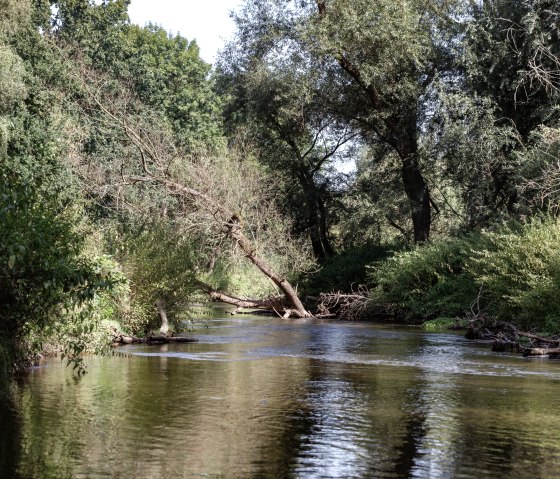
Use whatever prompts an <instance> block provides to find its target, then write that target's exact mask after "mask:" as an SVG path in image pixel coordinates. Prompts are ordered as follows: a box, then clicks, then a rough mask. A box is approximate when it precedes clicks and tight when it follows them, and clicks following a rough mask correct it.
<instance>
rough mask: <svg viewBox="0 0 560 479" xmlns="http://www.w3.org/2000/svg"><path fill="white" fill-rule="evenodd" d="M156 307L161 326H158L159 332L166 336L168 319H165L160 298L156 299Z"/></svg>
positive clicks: (165, 314) (165, 315)
mask: <svg viewBox="0 0 560 479" xmlns="http://www.w3.org/2000/svg"><path fill="white" fill-rule="evenodd" d="M156 308H157V311H158V314H159V319H160V320H161V328H159V332H160V333H161V334H162V336H167V334H168V333H169V321H168V320H167V313H166V312H165V308H164V307H163V301H162V300H161V299H158V300H157V301H156Z"/></svg>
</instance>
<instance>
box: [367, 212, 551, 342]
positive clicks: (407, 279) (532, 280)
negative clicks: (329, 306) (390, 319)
mask: <svg viewBox="0 0 560 479" xmlns="http://www.w3.org/2000/svg"><path fill="white" fill-rule="evenodd" d="M559 240H560V221H559V220H558V219H556V218H548V219H545V220H540V219H535V220H532V221H530V222H528V223H525V224H513V225H510V226H501V227H497V228H496V229H494V230H491V231H490V230H487V231H481V232H479V233H474V234H471V235H468V236H466V237H463V238H456V239H448V240H441V241H437V242H433V243H431V244H429V245H423V246H419V247H418V248H416V249H414V250H412V251H409V252H405V253H398V254H396V255H395V256H394V257H392V258H391V259H389V260H388V261H386V262H384V263H382V264H381V265H379V266H378V267H372V268H371V270H372V272H371V276H370V279H371V281H372V282H373V283H375V284H376V285H377V286H376V288H375V289H374V290H372V292H371V299H372V302H373V303H374V304H376V305H379V304H382V305H385V306H386V307H387V308H388V309H389V310H392V312H393V313H395V314H397V315H398V316H400V317H401V318H402V319H404V320H406V321H414V322H423V321H425V320H432V318H435V319H434V320H435V323H434V322H432V321H429V323H430V324H432V325H433V324H436V323H438V322H439V321H438V319H437V318H441V317H448V318H449V317H451V318H455V317H464V315H465V313H466V312H472V313H474V314H476V313H480V312H484V313H486V314H488V315H490V316H492V317H494V318H496V319H501V320H504V321H511V322H513V323H515V324H517V325H518V326H520V327H522V328H525V329H539V330H541V331H544V330H546V331H549V332H557V331H558V329H559V326H560V303H559V299H558V295H557V294H556V291H557V290H558V288H559V287H560V252H559V251H558V241H559Z"/></svg>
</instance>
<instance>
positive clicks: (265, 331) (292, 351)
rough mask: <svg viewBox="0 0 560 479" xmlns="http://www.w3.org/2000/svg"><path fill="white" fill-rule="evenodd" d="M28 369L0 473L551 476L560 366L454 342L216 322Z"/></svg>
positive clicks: (313, 325) (1, 436) (367, 329)
mask: <svg viewBox="0 0 560 479" xmlns="http://www.w3.org/2000/svg"><path fill="white" fill-rule="evenodd" d="M205 325H206V326H205V327H202V328H199V329H197V330H195V331H194V332H193V333H192V335H193V336H195V337H197V338H198V339H199V340H200V342H199V343H191V344H181V345H165V346H143V345H142V346H130V347H126V348H122V349H120V353H119V354H117V355H115V356H113V357H105V358H88V361H87V362H88V370H89V372H88V374H87V375H86V376H85V377H83V378H81V379H79V380H78V379H76V378H74V377H73V375H72V372H71V370H70V369H69V368H65V367H64V365H63V364H61V362H60V360H56V359H53V360H49V361H47V362H46V363H45V364H44V365H42V366H40V367H38V368H35V369H34V370H33V371H32V372H31V375H30V377H29V378H28V379H27V380H26V382H25V383H24V384H22V385H20V386H19V389H18V390H17V391H16V407H15V411H13V412H12V413H11V414H8V413H6V412H4V413H3V415H2V416H1V417H0V418H1V419H0V471H1V474H0V477H3V478H4V477H6V478H9V477H22V478H56V479H61V478H98V477H122V478H138V479H140V478H183V477H185V478H191V477H193V478H198V477H202V478H221V477H224V478H238V477H239V478H245V477H255V478H260V477H263V478H266V477H271V478H284V477H302V478H307V477H310V478H321V477H325V478H331V477H333V478H350V477H364V478H377V477H379V478H382V477H386V478H406V477H411V478H481V477H508V478H518V477H519V478H521V477H523V478H527V477H531V478H546V477H551V478H553V477H560V363H558V362H555V361H547V360H542V359H541V360H539V359H537V360H534V359H533V360H528V359H524V358H522V357H520V356H518V355H513V354H512V355H508V354H496V353H492V352H491V351H490V347H489V345H488V344H477V343H473V342H469V341H467V340H465V339H463V338H462V336H461V335H460V334H454V333H453V334H451V333H449V334H448V333H427V332H424V331H422V330H420V329H413V328H406V327H398V326H388V325H380V324H371V323H348V322H319V321H310V320H305V321H293V320H282V319H270V318H262V317H250V316H239V317H225V315H224V318H223V319H214V320H207V321H205Z"/></svg>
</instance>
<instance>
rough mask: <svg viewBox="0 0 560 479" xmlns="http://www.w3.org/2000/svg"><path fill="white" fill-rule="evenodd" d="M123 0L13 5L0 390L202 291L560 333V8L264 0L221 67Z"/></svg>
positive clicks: (3, 2) (0, 251)
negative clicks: (35, 367) (329, 300)
mask: <svg viewBox="0 0 560 479" xmlns="http://www.w3.org/2000/svg"><path fill="white" fill-rule="evenodd" d="M52 7H55V8H54V9H53V8H52ZM127 7H128V2H127V1H125V0H103V1H102V2H94V1H93V0H63V1H51V2H44V1H33V2H32V1H30V0H29V1H15V0H0V9H1V11H2V18H0V381H1V382H0V384H6V381H7V378H8V377H9V376H10V374H11V373H13V372H14V370H15V369H17V368H18V367H21V366H22V365H25V364H28V362H29V361H32V360H33V358H35V357H36V356H37V355H38V354H41V353H42V352H44V351H45V349H49V350H51V351H64V353H63V354H64V355H65V357H68V358H70V360H71V362H73V363H74V365H77V367H79V368H80V369H79V371H81V370H82V369H83V365H82V363H81V355H82V353H83V352H84V351H103V350H106V348H107V345H108V344H109V343H110V341H111V338H112V334H113V332H114V330H119V329H120V330H123V331H124V332H127V333H129V334H146V333H148V332H149V331H151V330H154V329H158V328H159V326H160V324H161V322H160V321H161V318H162V317H165V316H166V314H167V315H169V318H170V320H171V323H172V326H173V328H174V329H175V330H180V329H181V324H182V323H181V320H182V318H183V317H184V314H185V311H186V308H187V307H188V304H189V303H190V302H192V301H193V300H199V299H200V298H206V297H208V294H210V296H211V297H212V298H214V299H216V298H219V299H225V300H227V301H229V302H231V303H232V304H236V305H238V306H249V307H261V308H269V309H270V308H274V309H275V310H276V311H278V312H280V313H281V314H285V315H286V316H293V317H303V318H305V317H309V316H311V315H312V314H313V313H315V311H314V310H313V307H314V305H313V304H312V302H308V303H307V304H306V303H305V301H302V300H304V297H305V296H307V295H309V296H318V295H319V294H320V293H329V292H331V291H337V292H341V293H345V292H346V293H350V292H354V293H355V292H361V293H363V292H364V291H366V288H367V290H368V291H369V297H368V301H369V305H370V306H371V308H372V309H370V311H373V310H375V312H376V314H378V312H379V311H383V312H384V313H385V314H386V315H387V316H388V317H392V318H396V319H399V320H401V321H407V322H414V323H422V322H425V321H429V322H428V323H426V327H427V328H436V327H439V326H440V325H441V324H447V322H448V319H445V320H443V319H441V318H463V317H464V316H465V314H467V313H469V312H471V313H472V312H484V314H486V315H489V316H491V317H493V318H497V319H503V320H508V321H513V322H515V323H517V324H518V325H520V326H522V327H524V328H533V329H539V330H545V329H546V330H549V331H558V330H559V329H560V323H559V321H560V304H559V303H558V299H557V295H556V294H555V291H556V289H557V287H558V282H559V281H560V270H559V268H560V266H558V261H559V258H558V253H557V245H558V240H559V239H560V238H559V234H560V232H559V223H558V220H557V215H558V212H559V205H560V196H559V193H558V192H559V188H558V184H559V182H560V169H559V166H558V165H559V164H560V162H559V152H560V79H559V78H560V77H559V73H558V72H559V71H560V38H559V33H558V27H557V26H558V18H559V16H560V7H559V6H558V5H557V4H556V3H554V2H546V1H540V0H539V1H536V0H535V1H531V2H518V1H513V0H511V1H509V0H508V1H503V0H500V1H485V2H481V3H480V2H462V1H445V2H430V1H425V0H414V1H404V0H403V1H394V0H391V1H388V0H387V1H385V0H383V1H376V2H369V1H366V0H352V1H350V0H317V1H312V0H305V1H301V2H300V1H298V2H294V1H292V0H281V1H278V0H274V1H273V0H246V1H245V2H244V6H243V8H242V9H240V10H239V11H238V13H237V15H236V17H235V20H236V22H237V26H238V32H237V35H236V36H235V37H234V39H233V40H232V41H231V42H230V43H229V44H228V45H226V46H225V48H224V50H223V51H222V53H221V56H220V59H219V61H218V65H217V67H216V68H215V69H213V68H212V67H211V66H210V65H208V64H206V63H205V62H204V61H203V60H202V59H201V58H200V56H199V49H198V46H197V45H196V42H194V41H190V40H188V39H186V38H183V37H181V36H170V35H168V34H167V33H166V32H165V31H164V30H163V29H162V28H160V27H156V26H154V25H149V26H146V27H138V26H134V25H131V24H130V22H129V19H128V14H127ZM364 311H366V312H367V309H366V310H364ZM4 390H5V388H4Z"/></svg>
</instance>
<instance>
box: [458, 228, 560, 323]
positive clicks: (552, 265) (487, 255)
mask: <svg viewBox="0 0 560 479" xmlns="http://www.w3.org/2000/svg"><path fill="white" fill-rule="evenodd" d="M481 239H482V241H481V242H480V243H479V244H478V245H477V247H476V249H474V250H473V255H472V258H470V259H469V261H468V268H469V270H470V272H471V275H472V276H473V277H474V279H475V281H476V283H477V284H478V285H480V286H481V287H482V288H483V290H482V292H483V296H484V299H483V304H485V305H486V307H487V309H488V311H490V312H491V314H493V315H494V316H496V317H497V318H499V319H503V320H506V321H507V320H514V321H515V322H516V323H517V324H519V325H520V326H523V327H526V328H539V329H541V330H547V331H558V329H560V296H559V295H558V288H559V287H560V252H559V250H558V244H559V241H560V222H559V221H558V220H557V219H554V218H551V219H545V220H538V219H537V220H533V221H531V222H529V223H528V224H526V225H523V226H513V227H510V228H502V229H499V230H498V231H496V232H492V233H490V232H486V233H483V234H482V235H481Z"/></svg>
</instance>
